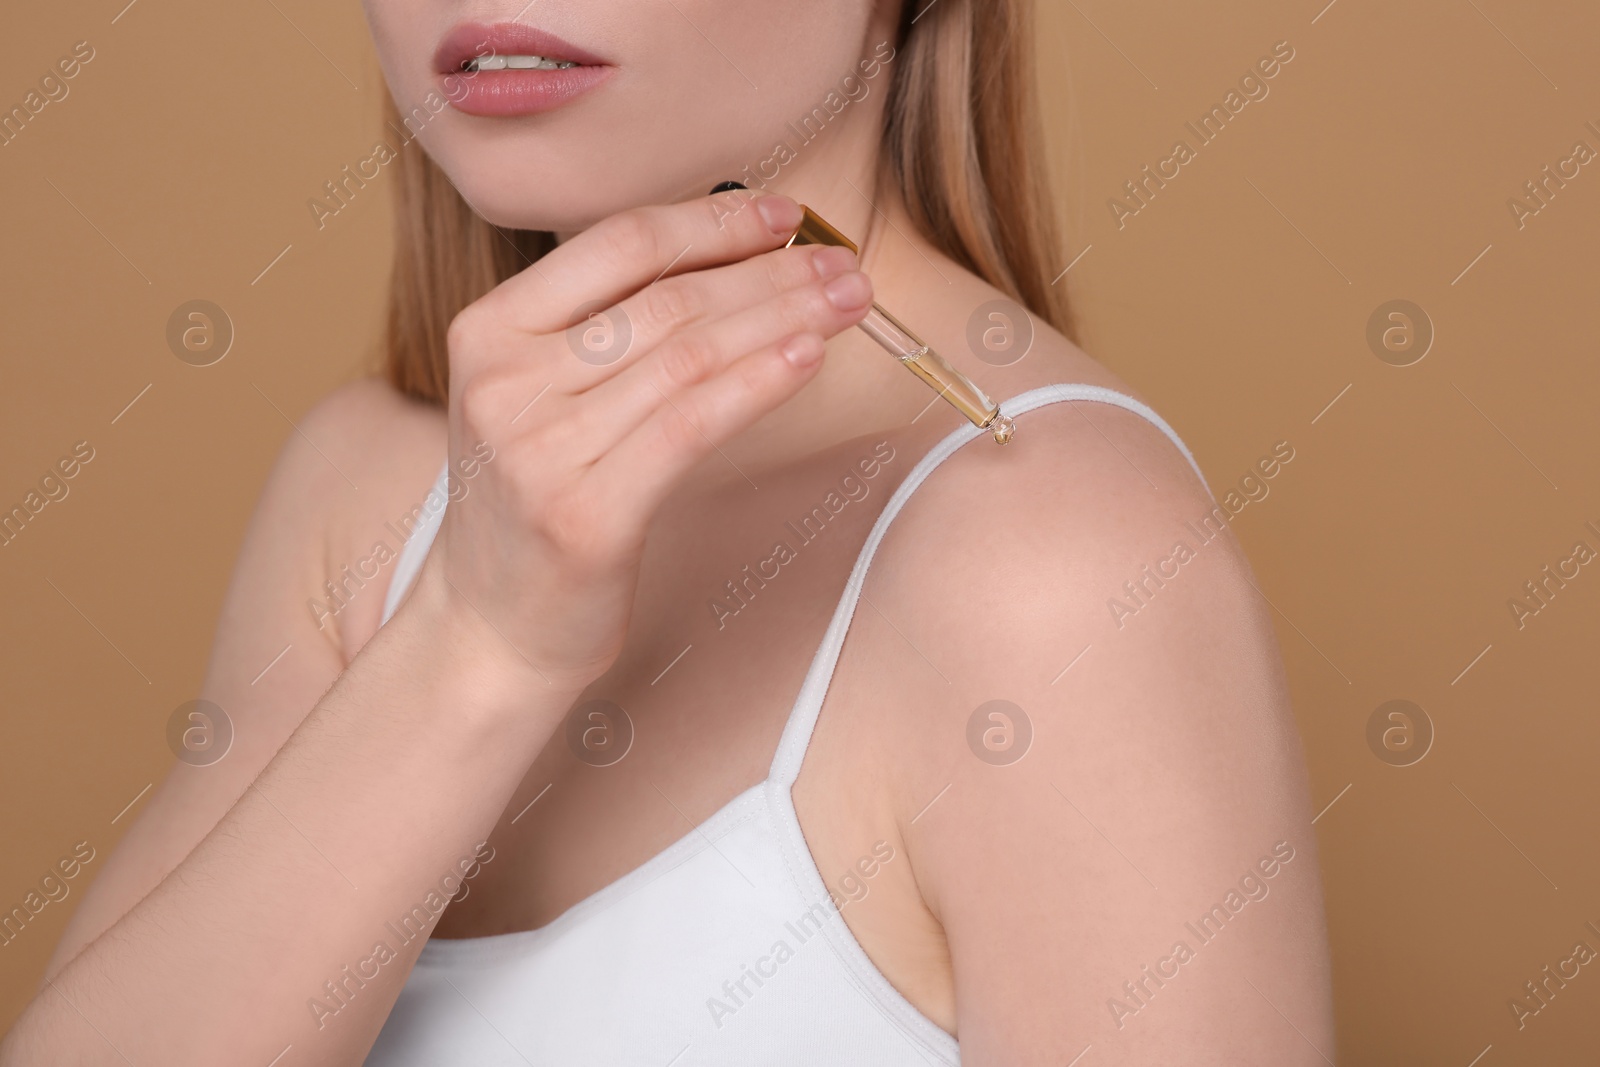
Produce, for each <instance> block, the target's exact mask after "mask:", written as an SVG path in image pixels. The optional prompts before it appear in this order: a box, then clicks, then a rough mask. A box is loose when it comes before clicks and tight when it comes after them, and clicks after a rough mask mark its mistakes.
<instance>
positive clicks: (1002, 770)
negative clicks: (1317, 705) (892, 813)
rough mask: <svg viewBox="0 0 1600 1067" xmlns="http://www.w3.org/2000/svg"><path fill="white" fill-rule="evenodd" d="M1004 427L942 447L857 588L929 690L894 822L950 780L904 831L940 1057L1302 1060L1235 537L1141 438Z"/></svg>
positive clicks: (1284, 772)
mask: <svg viewBox="0 0 1600 1067" xmlns="http://www.w3.org/2000/svg"><path fill="white" fill-rule="evenodd" d="M1081 416H1086V417H1087V419H1091V420H1092V421H1093V423H1094V425H1093V426H1090V425H1089V424H1088V422H1087V421H1085V419H1084V418H1083V417H1081ZM1025 419H1027V422H1024V423H1023V424H1022V426H1021V428H1020V429H1019V431H1018V435H1017V442H1016V443H1017V444H1023V443H1024V441H1025V439H1027V438H1029V437H1030V436H1031V438H1032V440H1031V441H1030V442H1028V448H1029V451H1028V453H1026V454H1025V455H1024V454H1018V455H1016V456H1012V457H1000V456H998V455H996V456H994V457H982V456H978V457H966V456H964V455H960V454H958V456H957V457H954V458H953V459H952V460H951V461H950V462H949V463H947V464H946V465H945V466H946V467H949V468H951V469H950V470H949V471H948V476H946V475H947V472H946V470H944V469H941V470H940V471H938V472H936V474H935V475H934V477H933V478H932V479H930V481H929V483H928V485H927V486H925V487H924V488H923V489H922V490H921V491H920V492H919V496H920V495H921V494H922V493H928V492H929V491H930V490H933V491H934V492H933V494H932V495H930V497H929V499H928V500H927V501H925V502H922V503H920V504H919V503H918V502H917V500H916V499H915V498H913V501H912V503H911V504H910V505H909V506H908V507H907V509H906V511H905V513H904V514H902V515H901V517H900V521H905V520H909V522H907V523H906V527H905V528H903V529H897V530H894V531H892V532H891V534H890V539H891V540H886V542H885V545H884V549H885V552H886V553H890V554H892V557H893V559H894V563H893V565H892V566H891V567H889V568H888V569H887V571H886V573H885V574H884V575H882V576H881V577H880V578H879V581H880V583H881V584H880V585H879V586H878V587H877V590H876V593H875V596H874V603H875V604H876V605H877V606H878V607H879V609H880V610H881V611H883V612H884V613H885V614H887V615H889V616H890V617H893V618H901V619H907V620H909V619H917V620H918V622H917V626H916V629H917V631H918V634H919V635H929V638H928V639H929V640H930V643H931V641H932V640H934V638H933V637H932V635H937V637H936V641H937V647H938V650H939V655H938V657H937V658H938V659H939V663H940V669H941V671H942V672H943V673H944V674H945V675H946V676H948V679H949V685H948V687H944V688H946V689H947V691H948V693H949V698H948V699H947V698H944V697H942V696H941V697H940V698H939V699H938V705H937V708H935V709H933V710H930V702H929V701H927V700H922V701H916V703H917V705H918V706H916V707H911V706H909V704H910V703H911V701H908V706H907V707H905V708H902V709H899V710H898V711H897V712H896V713H895V718H896V720H897V721H901V722H903V723H905V724H907V725H906V726H905V728H904V730H903V733H904V736H905V739H906V744H907V747H909V748H910V750H911V751H910V755H911V757H912V758H910V759H908V760H907V764H908V766H911V767H916V768H918V770H916V771H912V772H908V774H907V780H906V785H905V791H906V794H907V795H906V797H905V800H906V804H905V805H904V807H905V810H906V813H907V815H908V816H909V814H912V813H916V812H917V811H918V808H919V807H921V806H922V805H924V804H926V803H927V799H926V798H927V797H929V796H933V795H935V794H936V793H937V792H938V791H939V790H940V789H941V788H943V787H946V786H948V793H947V794H945V795H944V797H943V799H942V800H941V801H940V802H939V803H938V804H937V805H935V806H933V807H932V808H931V809H930V810H928V811H926V812H925V813H924V814H922V815H921V816H920V817H919V818H918V819H917V820H916V822H915V825H907V824H906V823H905V820H902V826H903V829H904V832H905V839H906V844H907V851H908V855H909V857H910V860H911V863H912V867H913V869H914V872H915V875H916V879H917V884H918V886H919V887H920V888H921V890H922V893H923V896H924V899H925V900H926V901H927V902H928V904H929V907H930V909H931V910H932V911H933V912H934V914H935V915H936V916H937V918H938V919H939V921H940V923H941V924H942V925H943V928H944V932H945V936H946V938H947V940H948V943H949V947H950V952H951V962H952V966H953V969H954V976H955V999H956V1015H957V1023H958V1036H959V1038H960V1041H961V1049H962V1060H963V1063H968V1064H971V1065H973V1067H988V1065H991V1064H1012V1063H1035V1062H1039V1063H1044V1062H1049V1063H1065V1062H1068V1061H1070V1060H1072V1059H1073V1058H1074V1057H1075V1056H1077V1055H1079V1054H1080V1053H1081V1052H1083V1051H1084V1049H1085V1047H1086V1046H1089V1045H1092V1046H1093V1048H1094V1052H1093V1053H1092V1054H1091V1055H1092V1056H1093V1062H1095V1063H1097V1064H1123V1063H1126V1064H1135V1063H1141V1064H1142V1063H1155V1062H1184V1063H1191V1064H1211V1063H1217V1064H1221V1063H1236V1062H1267V1063H1279V1064H1288V1063H1306V1064H1310V1063H1318V1064H1320V1063H1322V1062H1324V1059H1323V1053H1326V1054H1327V1056H1328V1057H1330V1058H1331V1057H1332V1055H1333V1048H1332V1036H1331V1034H1332V1029H1331V1026H1332V1016H1331V993H1330V982H1329V973H1328V970H1329V964H1328V949H1327V943H1326V934H1325V929H1324V925H1323V911H1322V896H1321V882H1320V876H1319V872H1318V869H1317V849H1316V840H1315V837H1314V829H1313V827H1312V826H1311V823H1310V817H1311V812H1310V807H1309V797H1308V795H1307V783H1306V775H1305V770H1304V763H1303V756H1302V752H1301V748H1300V744H1299V739H1298V734H1297V732H1296V729H1295V725H1294V719H1293V715H1292V712H1291V709H1290V707H1289V703H1288V693H1287V687H1286V684H1285V680H1284V677H1283V671H1282V665H1281V661H1280V659H1279V655H1278V650H1277V644H1276V638H1275V637H1274V634H1273V627H1272V619H1271V615H1270V609H1269V608H1268V607H1267V605H1266V604H1265V603H1264V602H1263V600H1262V598H1261V596H1260V594H1258V593H1257V592H1256V591H1255V589H1254V588H1253V580H1252V578H1251V576H1250V572H1249V567H1248V564H1247V562H1246V561H1245V559H1244V556H1243V553H1242V551H1241V550H1240V549H1239V547H1238V544H1237V542H1236V540H1235V539H1234V537H1233V534H1232V531H1231V530H1227V531H1224V532H1223V533H1219V534H1218V535H1217V536H1215V537H1214V538H1212V539H1211V540H1209V541H1203V540H1201V538H1200V536H1199V534H1198V533H1197V530H1203V529H1204V526H1203V523H1202V520H1203V519H1204V518H1206V517H1208V516H1210V508H1211V506H1212V501H1211V500H1210V499H1208V497H1207V496H1206V494H1205V492H1204V490H1203V489H1202V488H1201V487H1200V486H1199V485H1198V483H1196V482H1195V481H1194V480H1193V476H1192V474H1191V473H1190V472H1189V471H1188V468H1187V466H1186V464H1185V463H1184V461H1183V459H1182V458H1181V456H1179V454H1178V453H1177V452H1176V451H1174V450H1173V449H1172V448H1171V446H1170V445H1169V444H1167V442H1166V441H1165V440H1164V439H1163V438H1162V437H1161V435H1160V434H1159V433H1158V432H1156V431H1155V430H1153V429H1152V428H1150V427H1149V426H1148V425H1147V424H1142V423H1140V422H1139V420H1137V419H1136V418H1135V417H1134V416H1132V415H1128V414H1126V413H1122V412H1116V411H1113V410H1111V409H1107V408H1105V407H1103V406H1099V405H1084V406H1083V409H1082V411H1081V413H1075V412H1073V411H1071V410H1069V409H1068V406H1067V405H1065V404H1063V405H1060V410H1051V409H1044V410H1042V411H1039V412H1034V413H1032V415H1031V417H1028V416H1025ZM1020 421H1022V420H1019V422H1020ZM1030 424H1031V425H1030ZM1113 441H1115V442H1116V446H1115V448H1113V447H1111V442H1113ZM970 447H971V448H978V447H980V446H979V445H973V446H970ZM1019 453H1020V450H1019ZM963 459H969V462H967V463H965V464H963V463H961V462H960V461H961V460H963ZM972 460H976V462H973V461H972ZM996 460H998V461H999V462H996ZM941 479H942V481H943V484H942V485H938V484H937V483H939V482H940V480H941ZM979 501H986V503H985V504H984V506H981V507H978V506H974V504H975V503H976V502H979ZM1213 524H1214V525H1215V524H1216V523H1215V522H1214V523H1213ZM897 525H898V523H897ZM1221 525H1223V526H1226V525H1227V522H1222V523H1221ZM1180 545H1182V546H1184V548H1183V549H1180V548H1179V546H1180ZM953 548H955V549H958V550H957V551H954V552H952V549H953ZM1180 559H1181V562H1180ZM1147 568H1148V569H1147ZM933 575H938V576H939V577H940V579H941V580H940V581H938V582H933V581H930V580H929V576H933ZM1152 575H1153V576H1154V577H1151V576H1152ZM1125 583H1133V584H1132V585H1131V586H1130V585H1128V584H1125ZM960 589H967V590H981V591H982V592H981V594H974V595H972V596H962V597H953V596H951V595H950V592H951V591H952V590H960ZM880 598H881V599H880ZM1115 604H1120V605H1122V608H1121V610H1116V609H1114V608H1113V605H1115ZM912 640H918V638H917V637H915V636H914V637H913V638H912ZM929 654H932V653H929ZM933 688H940V687H933ZM990 701H1005V702H1007V704H1003V705H1002V704H996V705H992V706H991V707H990V710H991V711H996V710H998V711H999V712H1001V713H1003V716H1004V717H1003V718H992V717H989V718H984V713H983V712H982V711H981V709H982V708H983V706H984V705H986V704H988V702H990ZM930 715H932V716H935V717H936V718H937V719H938V720H942V721H936V722H934V723H929V721H928V719H929V716H930ZM974 715H977V716H978V717H979V718H980V719H983V721H982V722H980V723H979V729H978V733H977V735H976V736H977V737H978V741H976V742H975V741H973V740H972V738H973V737H974V734H973V733H972V732H971V723H972V716H974ZM911 724H917V728H912V725H911ZM930 726H933V727H934V728H932V729H930V728H929V727H930ZM990 730H998V731H999V732H998V733H993V734H988V735H987V736H990V737H993V738H994V739H995V743H994V745H993V746H990V747H986V746H987V744H988V742H987V741H986V740H985V737H986V731H990ZM1029 733H1031V740H1027V741H1022V740H1020V739H1022V738H1024V737H1026V735H1028V734H1029ZM1007 743H1009V744H1012V745H1018V744H1021V745H1025V746H1026V747H1025V749H1022V748H1018V749H1013V750H1010V751H1009V752H1008V751H1007V750H1006V748H1005V746H1006V744H1007ZM973 746H976V747H973ZM969 748H970V749H971V751H968V749H969ZM991 749H992V751H993V753H995V754H991V755H989V758H987V759H986V758H984V756H985V754H989V753H991ZM902 751H904V750H902ZM1023 751H1025V754H1026V758H1016V759H1012V758H1011V757H1012V756H1013V755H1018V754H1020V753H1021V752H1023ZM919 777H920V778H924V779H926V780H924V781H917V780H916V779H917V778H919ZM1218 909H1220V911H1219V910H1218Z"/></svg>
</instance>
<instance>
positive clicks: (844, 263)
mask: <svg viewBox="0 0 1600 1067" xmlns="http://www.w3.org/2000/svg"><path fill="white" fill-rule="evenodd" d="M811 262H812V263H813V264H814V265H815V266H816V268H817V275H818V276H819V277H822V278H831V277H833V276H834V275H835V274H843V273H844V272H845V271H847V270H854V269H855V265H856V254H855V253H854V252H852V251H850V250H849V249H848V248H845V247H844V246H843V245H822V246H821V247H819V248H818V249H817V250H816V251H815V252H813V253H812V254H811Z"/></svg>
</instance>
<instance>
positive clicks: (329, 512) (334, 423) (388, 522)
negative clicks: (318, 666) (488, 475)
mask: <svg viewBox="0 0 1600 1067" xmlns="http://www.w3.org/2000/svg"><path fill="white" fill-rule="evenodd" d="M447 428H448V423H447V419H446V415H445V412H444V409H443V408H442V407H440V406H438V405H435V404H429V403H425V402H422V401H419V400H416V399H414V398H412V397H408V396H405V395H403V394H401V393H400V392H398V391H397V390H396V389H395V388H394V387H393V386H391V385H390V384H388V383H387V382H385V381H383V380H381V379H378V378H362V379H359V380H357V381H354V382H350V383H348V384H346V385H342V386H340V387H339V388H337V389H335V390H333V391H332V392H331V393H329V394H328V395H327V396H325V397H323V398H322V399H321V400H320V401H318V402H317V404H316V405H315V406H313V407H312V408H311V410H310V411H309V412H307V414H306V416H305V418H304V419H303V420H302V421H301V424H300V426H299V428H298V429H299V433H298V434H297V435H296V436H297V437H300V438H302V439H303V440H302V441H301V442H299V446H298V447H297V445H296V443H295V442H290V443H289V445H287V446H286V447H285V451H284V456H283V459H282V461H281V462H282V464H283V465H284V466H288V467H292V468H293V471H294V474H293V475H292V476H291V478H290V480H291V481H298V482H300V483H301V485H302V487H304V489H306V490H307V492H306V493H305V495H306V496H307V497H309V498H310V499H311V500H313V501H314V502H315V503H314V504H313V507H314V508H315V509H316V517H315V519H314V520H313V521H314V522H315V523H316V524H317V525H318V527H319V529H320V531H321V533H322V535H323V537H322V541H323V543H324V544H325V546H326V550H325V560H324V563H323V566H322V570H323V572H324V574H323V576H322V577H321V580H320V583H319V585H318V588H319V590H320V591H321V592H322V593H323V594H324V595H323V596H322V597H321V598H319V599H321V601H322V605H321V607H322V612H321V613H322V614H323V616H324V618H323V619H322V620H320V621H321V622H323V623H325V624H326V625H325V627H324V629H325V630H327V631H331V632H332V633H333V635H334V636H335V637H336V638H337V644H338V646H339V649H340V652H341V653H342V658H343V660H344V661H345V662H346V663H348V662H349V661H350V660H351V659H352V658H353V657H354V656H355V654H356V653H357V652H358V651H360V649H361V646H362V645H364V644H365V643H366V641H367V640H368V639H369V638H370V637H371V636H372V635H373V634H374V633H376V632H377V629H378V624H379V620H380V619H381V616H382V607H383V600H384V596H385V593H386V592H387V589H388V583H389V578H390V577H391V576H392V574H393V570H394V567H393V563H394V559H395V558H396V557H397V556H398V554H399V551H400V549H401V546H402V545H403V544H404V541H405V538H406V537H407V535H408V534H409V533H410V531H411V529H412V528H413V526H414V525H415V523H416V521H417V518H418V516H419V515H420V513H421V509H422V507H423V504H424V501H425V500H426V499H427V496H428V493H429V491H430V490H431V489H432V487H433V484H434V481H435V479H436V478H437V477H438V474H439V470H440V465H441V464H442V463H443V462H444V457H445V445H446V431H447ZM328 584H331V585H332V589H329V588H328Z"/></svg>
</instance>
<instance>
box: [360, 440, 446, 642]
mask: <svg viewBox="0 0 1600 1067" xmlns="http://www.w3.org/2000/svg"><path fill="white" fill-rule="evenodd" d="M449 479H450V461H449V460H448V459H446V460H445V461H444V464H443V465H442V466H441V467H440V468H439V477H438V478H436V479H434V482H433V488H432V489H430V490H428V496H427V498H426V500H425V501H424V503H423V506H422V508H421V512H422V515H421V521H419V522H418V523H417V525H416V526H415V527H414V528H412V530H411V533H410V534H409V535H408V536H407V537H406V543H405V544H404V545H402V546H401V548H400V558H399V559H398V560H397V561H396V562H395V565H394V575H393V576H392V577H391V578H390V579H389V592H388V593H387V594H386V595H385V596H384V598H383V619H382V620H381V621H380V622H379V623H378V625H379V626H382V625H383V624H384V623H386V622H388V621H389V617H390V616H391V615H393V614H394V612H395V609H396V608H398V607H399V606H400V601H401V600H402V599H404V598H405V595H406V590H407V589H410V588H411V583H412V582H414V581H416V580H417V572H418V571H420V570H421V569H422V561H423V560H425V559H427V558H428V549H430V548H432V547H433V539H434V537H435V536H436V535H437V534H438V532H439V525H440V524H441V523H443V522H444V509H445V508H446V507H447V506H448V504H449V501H450V480H449Z"/></svg>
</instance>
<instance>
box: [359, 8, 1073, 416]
mask: <svg viewBox="0 0 1600 1067" xmlns="http://www.w3.org/2000/svg"><path fill="white" fill-rule="evenodd" d="M1033 2H1034V0H984V2H983V4H982V10H979V9H978V8H979V3H978V0H937V2H935V3H933V4H931V6H928V5H926V4H923V0H906V8H905V12H904V14H903V16H902V19H901V29H900V38H901V39H900V43H899V46H898V50H897V53H896V55H895V59H894V62H893V63H892V64H891V69H892V70H893V72H894V73H893V82H892V83H891V85H890V87H889V100H888V103H887V105H886V111H885V118H884V136H883V148H884V166H883V168H882V169H881V171H880V174H879V181H880V183H881V184H882V183H892V185H893V186H895V187H897V190H898V193H899V195H900V197H901V199H902V200H903V202H904V204H905V206H906V209H907V211H908V212H909V214H910V216H911V219H912V221H913V222H914V223H915V224H916V226H917V227H918V229H919V230H921V231H922V234H923V236H924V237H925V238H926V239H927V240H928V241H930V242H931V243H932V244H933V245H934V246H935V247H936V248H938V249H939V250H940V251H941V252H943V253H944V254H945V255H947V256H949V257H950V258H951V259H952V260H954V261H955V262H957V263H959V264H961V265H962V266H963V267H965V268H967V269H968V270H970V271H972V272H973V273H974V274H976V275H977V276H978V277H980V278H982V279H983V280H984V281H986V282H988V283H989V284H990V285H993V286H994V287H995V288H997V289H999V290H1001V291H1002V292H1004V293H1006V294H1007V295H1009V296H1010V297H1012V298H1013V299H1015V300H1017V301H1018V302H1019V303H1021V304H1022V305H1023V306H1025V307H1026V308H1027V309H1028V310H1029V311H1031V312H1032V313H1033V314H1035V315H1037V316H1038V317H1040V318H1042V319H1043V320H1045V321H1046V322H1048V323H1049V324H1050V325H1052V326H1054V327H1055V328H1056V329H1058V330H1060V331H1061V332H1062V333H1063V334H1065V335H1067V336H1068V337H1073V336H1074V335H1075V333H1076V330H1075V323H1074V322H1073V320H1072V314H1071V310H1070V308H1069V307H1068V304H1067V296H1066V292H1065V291H1064V290H1063V289H1060V288H1057V287H1056V286H1054V285H1053V284H1051V278H1052V274H1051V272H1052V269H1053V266H1052V265H1053V262H1054V260H1055V257H1056V256H1057V254H1058V246H1057V241H1056V215H1055V211H1054V208H1053V206H1052V204H1051V202H1050V200H1049V197H1048V193H1049V185H1048V181H1047V179H1046V175H1045V170H1044V162H1043V157H1042V136H1041V130H1040V127H1039V121H1038V115H1037V109H1036V102H1035V98H1034V65H1033V41H1032V33H1031V32H1030V30H1031V22H1032V5H1033ZM919 4H921V5H922V6H921V8H920V10H921V14H917V13H916V9H917V8H918V5H919ZM384 110H385V119H386V121H388V123H389V124H390V125H391V126H394V127H398V126H399V123H400V115H399V113H398V109H397V108H396V107H395V104H394V101H393V99H392V98H390V97H389V96H388V95H387V93H386V94H385V99H384ZM398 162H399V172H398V175H397V192H396V197H395V220H396V230H395V254H394V264H393V272H392V275H391V279H390V286H389V304H388V315H387V322H386V327H385V337H384V341H383V345H382V352H383V356H384V372H385V375H386V377H387V378H388V380H389V381H390V383H391V384H393V385H394V387H395V388H396V389H398V390H399V391H400V392H402V393H405V394H407V395H409V396H413V397H417V398H419V399H422V400H427V401H431V402H434V403H442V402H443V401H444V399H445V397H446V396H448V394H449V387H450V375H449V359H448V351H447V349H446V347H445V331H446V329H447V327H448V326H449V325H450V321H451V319H453V318H454V317H455V316H456V314H457V313H458V312H459V311H461V309H462V308H464V307H466V306H467V305H468V304H470V303H472V302H473V301H474V300H476V299H478V298H479V297H480V296H482V295H483V294H484V293H487V292H488V291H489V290H490V289H492V288H494V287H495V286H496V285H498V284H499V283H500V282H502V281H504V280H505V279H507V278H509V277H511V276H512V275H513V274H516V273H517V272H518V271H521V270H523V269H524V268H526V267H527V266H528V265H529V264H530V263H532V262H533V261H535V260H537V259H538V258H539V257H540V256H542V255H544V254H545V253H546V252H548V251H550V250H551V249H552V248H554V247H555V238H554V237H553V236H552V235H551V234H548V233H542V232H537V231H532V230H504V229H501V228H499V227H497V226H495V225H493V224H492V223H490V222H488V221H487V220H486V219H484V218H483V217H482V216H480V215H479V214H478V213H477V212H475V211H474V210H473V209H472V208H471V207H470V206H468V204H467V202H466V201H465V200H464V199H463V198H462V197H461V194H460V193H459V192H457V191H456V188H455V186H454V185H452V184H451V183H450V180H449V179H448V178H447V177H445V174H444V172H443V171H442V170H441V169H440V168H439V166H438V165H437V164H436V163H434V161H433V160H432V159H431V158H430V157H429V156H428V155H427V153H425V152H422V151H420V150H417V151H402V152H401V153H400V159H399V161H398Z"/></svg>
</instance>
